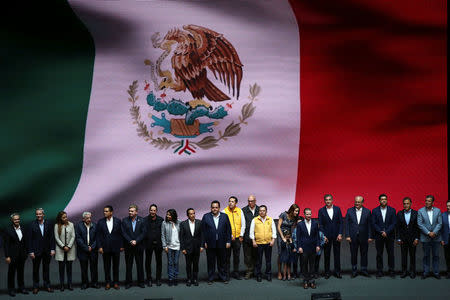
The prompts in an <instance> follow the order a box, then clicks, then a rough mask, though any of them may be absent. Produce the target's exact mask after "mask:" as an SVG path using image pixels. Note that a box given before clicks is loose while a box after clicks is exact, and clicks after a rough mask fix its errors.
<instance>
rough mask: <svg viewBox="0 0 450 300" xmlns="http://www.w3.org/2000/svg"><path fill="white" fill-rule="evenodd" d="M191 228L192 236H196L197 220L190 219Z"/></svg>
mask: <svg viewBox="0 0 450 300" xmlns="http://www.w3.org/2000/svg"><path fill="white" fill-rule="evenodd" d="M189 229H190V230H191V234H192V236H194V233H195V220H194V222H192V221H191V220H189Z"/></svg>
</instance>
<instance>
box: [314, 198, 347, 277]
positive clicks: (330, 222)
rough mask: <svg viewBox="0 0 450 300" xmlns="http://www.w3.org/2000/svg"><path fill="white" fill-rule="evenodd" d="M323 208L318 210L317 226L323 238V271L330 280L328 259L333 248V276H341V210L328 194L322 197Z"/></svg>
mask: <svg viewBox="0 0 450 300" xmlns="http://www.w3.org/2000/svg"><path fill="white" fill-rule="evenodd" d="M324 201H325V206H324V207H322V208H321V209H319V225H320V230H321V231H322V233H323V234H324V236H325V245H324V246H323V251H324V269H325V279H328V278H330V258H331V248H332V247H333V255H334V276H336V277H337V278H342V276H341V241H342V230H343V223H344V222H343V220H342V213H341V209H340V208H339V207H338V206H336V205H333V196H332V195H330V194H327V195H325V197H324Z"/></svg>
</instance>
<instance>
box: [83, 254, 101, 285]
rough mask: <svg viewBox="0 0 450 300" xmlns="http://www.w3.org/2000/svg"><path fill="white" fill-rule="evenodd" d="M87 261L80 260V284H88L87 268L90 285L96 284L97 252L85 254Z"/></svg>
mask: <svg viewBox="0 0 450 300" xmlns="http://www.w3.org/2000/svg"><path fill="white" fill-rule="evenodd" d="M86 255H87V257H88V258H87V259H83V260H81V259H80V269H81V283H82V284H86V285H88V284H89V279H88V267H89V268H90V270H91V284H97V283H98V255H97V252H95V251H94V250H92V251H91V252H90V253H87V254H86Z"/></svg>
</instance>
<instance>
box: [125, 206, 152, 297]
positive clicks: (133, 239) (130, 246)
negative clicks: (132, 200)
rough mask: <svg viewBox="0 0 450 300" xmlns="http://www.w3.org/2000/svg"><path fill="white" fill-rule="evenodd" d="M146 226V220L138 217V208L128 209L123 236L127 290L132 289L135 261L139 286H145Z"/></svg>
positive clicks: (130, 207)
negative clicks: (134, 262)
mask: <svg viewBox="0 0 450 300" xmlns="http://www.w3.org/2000/svg"><path fill="white" fill-rule="evenodd" d="M146 228H147V226H146V224H145V222H144V219H143V218H142V217H140V216H138V207H137V205H135V204H132V205H130V206H129V207H128V217H126V218H124V219H123V220H122V235H123V238H124V242H125V243H124V244H125V247H124V248H125V264H126V276H125V288H126V289H129V288H130V287H131V281H132V270H133V260H134V261H136V269H137V277H138V285H139V287H141V288H144V287H145V284H144V250H145V246H144V239H145V236H146Z"/></svg>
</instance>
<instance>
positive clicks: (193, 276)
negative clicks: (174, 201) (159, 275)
mask: <svg viewBox="0 0 450 300" xmlns="http://www.w3.org/2000/svg"><path fill="white" fill-rule="evenodd" d="M186 215H187V217H188V219H187V220H186V221H183V222H181V224H180V248H181V252H182V253H183V254H184V255H185V257H186V274H187V282H186V285H187V286H191V284H193V285H195V286H198V261H199V259H200V252H203V247H202V230H201V221H200V220H197V219H195V210H194V209H193V208H188V209H187V211H186Z"/></svg>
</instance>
